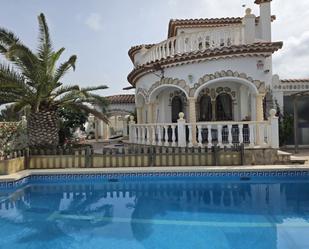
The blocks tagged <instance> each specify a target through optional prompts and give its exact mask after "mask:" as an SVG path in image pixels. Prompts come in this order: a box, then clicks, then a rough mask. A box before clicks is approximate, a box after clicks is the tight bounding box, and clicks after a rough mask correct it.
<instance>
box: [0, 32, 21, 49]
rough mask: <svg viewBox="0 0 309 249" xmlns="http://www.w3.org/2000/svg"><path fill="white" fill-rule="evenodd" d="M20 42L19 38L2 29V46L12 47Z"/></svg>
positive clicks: (0, 33) (0, 40) (0, 37)
mask: <svg viewBox="0 0 309 249" xmlns="http://www.w3.org/2000/svg"><path fill="white" fill-rule="evenodd" d="M18 42H19V38H18V37H17V36H16V35H15V34H14V33H13V32H11V31H9V30H8V29H5V28H0V44H2V45H3V46H8V47H9V46H11V45H13V44H15V43H18Z"/></svg>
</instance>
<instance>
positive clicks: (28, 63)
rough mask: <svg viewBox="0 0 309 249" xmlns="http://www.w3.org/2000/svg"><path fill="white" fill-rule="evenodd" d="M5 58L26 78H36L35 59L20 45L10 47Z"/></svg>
mask: <svg viewBox="0 0 309 249" xmlns="http://www.w3.org/2000/svg"><path fill="white" fill-rule="evenodd" d="M6 58H7V59H8V60H10V61H11V62H13V63H14V64H15V65H16V66H17V67H18V68H19V69H20V70H21V71H22V72H23V73H24V75H26V76H27V77H28V78H30V79H32V80H34V79H35V78H37V76H38V70H37V63H38V60H37V57H36V55H35V54H34V53H33V52H32V51H31V50H30V49H29V48H28V47H26V46H24V45H22V44H14V45H12V46H11V47H10V48H9V49H8V50H7V52H6Z"/></svg>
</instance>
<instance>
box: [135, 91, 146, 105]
mask: <svg viewBox="0 0 309 249" xmlns="http://www.w3.org/2000/svg"><path fill="white" fill-rule="evenodd" d="M146 102H147V95H146V94H145V93H143V92H137V93H136V97H135V104H136V107H143V106H144V105H145V103H146Z"/></svg>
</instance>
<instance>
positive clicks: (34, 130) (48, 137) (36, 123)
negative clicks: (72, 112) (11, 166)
mask: <svg viewBox="0 0 309 249" xmlns="http://www.w3.org/2000/svg"><path fill="white" fill-rule="evenodd" d="M27 131H28V143H29V146H36V147H37V146H57V145H58V143H59V135H58V132H59V117H58V114H57V112H56V111H40V112H36V113H30V115H29V117H28V119H27Z"/></svg>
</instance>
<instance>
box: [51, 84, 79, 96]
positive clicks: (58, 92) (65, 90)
mask: <svg viewBox="0 0 309 249" xmlns="http://www.w3.org/2000/svg"><path fill="white" fill-rule="evenodd" d="M72 91H79V86H78V85H74V86H61V87H59V88H57V89H56V90H54V91H53V92H52V93H51V95H52V96H53V97H54V98H56V97H58V96H60V95H62V94H64V93H68V92H72ZM74 95H75V93H74Z"/></svg>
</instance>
